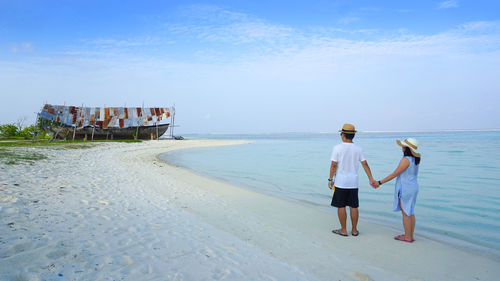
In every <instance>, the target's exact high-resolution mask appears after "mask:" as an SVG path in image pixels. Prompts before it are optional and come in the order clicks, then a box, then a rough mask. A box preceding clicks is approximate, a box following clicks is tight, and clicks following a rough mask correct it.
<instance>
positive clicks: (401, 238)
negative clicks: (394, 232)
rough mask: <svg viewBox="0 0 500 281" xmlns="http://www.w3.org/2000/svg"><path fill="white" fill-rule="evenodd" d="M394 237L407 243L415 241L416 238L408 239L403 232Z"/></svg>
mask: <svg viewBox="0 0 500 281" xmlns="http://www.w3.org/2000/svg"><path fill="white" fill-rule="evenodd" d="M394 239H395V240H398V241H402V242H406V243H413V241H415V239H412V240H406V238H405V236H404V235H403V234H401V235H398V236H396V237H394Z"/></svg>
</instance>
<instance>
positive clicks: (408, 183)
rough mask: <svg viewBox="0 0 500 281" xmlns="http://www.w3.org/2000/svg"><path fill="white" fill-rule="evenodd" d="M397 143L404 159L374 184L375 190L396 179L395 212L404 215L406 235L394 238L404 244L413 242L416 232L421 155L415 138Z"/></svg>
mask: <svg viewBox="0 0 500 281" xmlns="http://www.w3.org/2000/svg"><path fill="white" fill-rule="evenodd" d="M396 143H397V144H398V145H399V146H401V147H402V149H403V155H404V157H403V159H401V161H400V162H399V165H398V167H397V168H396V170H395V171H394V172H393V173H392V174H390V175H388V176H387V177H385V178H384V179H382V180H379V181H377V182H374V186H373V187H375V188H377V187H379V186H380V185H382V184H384V183H386V182H389V181H391V180H392V179H394V178H395V177H397V178H396V187H395V189H394V211H395V212H397V211H399V210H401V214H403V227H404V230H405V233H404V234H401V235H398V236H396V237H394V239H396V240H399V241H403V242H409V243H411V242H413V241H415V240H414V239H413V232H414V231H415V214H414V209H415V201H416V200H417V194H418V181H417V175H418V167H419V166H418V165H419V164H420V153H418V152H417V149H418V142H417V140H416V139H414V138H408V139H406V140H404V141H400V140H397V141H396Z"/></svg>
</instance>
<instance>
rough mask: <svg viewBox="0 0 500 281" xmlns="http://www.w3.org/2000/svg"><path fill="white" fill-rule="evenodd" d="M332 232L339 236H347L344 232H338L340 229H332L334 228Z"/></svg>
mask: <svg viewBox="0 0 500 281" xmlns="http://www.w3.org/2000/svg"><path fill="white" fill-rule="evenodd" d="M332 232H333V233H335V234H338V235H340V236H347V234H344V233H342V232H340V229H334V230H332Z"/></svg>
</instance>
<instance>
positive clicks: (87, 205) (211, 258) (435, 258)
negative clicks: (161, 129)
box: [0, 139, 500, 280]
mask: <svg viewBox="0 0 500 281" xmlns="http://www.w3.org/2000/svg"><path fill="white" fill-rule="evenodd" d="M243 143H247V142H245V141H233V140H231V141H227V140H206V139H205V140H183V141H172V140H160V141H148V142H143V143H132V144H99V145H97V146H95V147H93V148H89V149H85V150H82V149H77V150H64V151H60V150H55V149H50V148H48V149H39V150H40V151H42V152H43V153H45V154H47V156H48V159H46V160H40V161H38V162H35V163H34V164H33V165H29V164H26V165H17V166H15V167H12V166H7V165H1V166H0V168H1V170H0V171H1V174H0V189H3V191H0V217H1V221H2V224H0V230H1V232H2V233H3V234H1V235H0V245H1V247H0V279H7V280H10V279H25V280H47V279H48V280H52V279H57V278H59V277H58V276H64V278H65V279H66V278H70V279H71V278H72V279H92V280H103V279H109V278H112V279H121V278H124V277H125V278H127V279H131V280H132V279H135V280H139V279H141V280H144V279H146V280H165V279H167V280H174V279H184V280H206V279H207V278H208V279H211V280H237V279H238V280H241V279H245V280H249V279H250V280H273V279H276V280H331V279H332V278H336V279H338V280H413V279H418V280H443V279H445V280H493V279H495V278H496V277H497V276H498V275H499V274H500V267H499V266H498V265H499V264H500V262H499V259H498V257H497V258H492V257H487V256H485V255H481V254H479V253H470V252H468V251H466V250H462V249H458V248H454V247H452V246H450V245H446V244H443V243H440V242H436V241H432V240H431V239H427V238H425V237H422V238H420V237H419V239H418V240H417V241H416V242H415V243H413V244H406V243H402V242H399V243H398V242H397V241H394V240H393V239H392V237H393V236H394V235H393V234H394V233H392V232H391V231H388V230H387V228H386V227H383V226H380V225H376V224H373V223H369V222H366V221H360V233H361V234H360V236H359V237H352V236H349V237H340V236H338V235H334V234H332V233H331V229H332V226H334V225H338V222H337V218H336V216H334V215H332V214H328V213H326V212H321V211H318V210H314V209H313V208H308V207H306V206H302V205H300V204H297V203H293V202H289V201H287V200H282V199H280V198H276V197H272V196H269V195H264V194H260V193H256V192H253V191H249V190H245V189H242V188H240V187H235V186H233V185H230V184H228V183H224V182H218V181H216V180H213V179H210V178H205V177H202V176H199V175H197V174H195V173H193V172H190V171H188V170H185V169H183V168H179V167H176V166H172V165H170V164H167V163H165V162H163V161H162V160H160V159H159V158H158V154H160V153H163V152H167V151H171V150H176V149H187V148H194V147H203V146H218V145H236V144H243ZM193 267H195V268H197V271H196V272H194V271H193V270H192V268H193ZM59 274H61V275H59ZM137 278H138V279H137Z"/></svg>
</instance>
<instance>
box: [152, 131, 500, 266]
mask: <svg viewBox="0 0 500 281" xmlns="http://www.w3.org/2000/svg"><path fill="white" fill-rule="evenodd" d="M207 140H210V139H207ZM217 140H219V139H217ZM229 141H234V140H229ZM248 143H251V141H248ZM242 144H247V142H246V141H244V143H242ZM173 151H178V150H173ZM170 152H172V151H169V152H164V153H160V154H159V155H157V157H156V158H157V159H158V160H160V161H162V162H165V163H167V164H168V165H170V166H173V167H176V168H179V169H183V170H186V171H188V172H190V173H193V174H196V175H197V176H200V177H202V178H207V179H210V180H213V181H215V182H219V183H221V184H227V185H231V186H233V187H234V188H239V189H243V190H246V191H249V192H255V193H259V194H262V195H264V196H270V197H273V198H276V199H278V200H285V201H288V202H290V203H292V204H298V205H301V206H304V207H306V208H313V209H315V210H317V211H320V212H323V213H326V214H328V215H331V216H333V217H334V218H336V217H337V214H336V210H335V208H333V207H330V206H329V205H328V204H326V205H324V206H323V205H321V204H318V203H316V202H313V201H306V200H299V199H297V198H293V197H286V196H284V197H278V196H277V194H276V192H273V191H267V190H264V189H259V188H258V187H256V186H253V185H249V184H244V183H241V182H238V181H236V180H231V179H226V178H222V177H218V176H215V175H211V174H210V173H206V172H201V171H200V172H197V171H195V170H193V169H192V168H190V167H188V166H183V165H177V164H172V163H169V162H168V159H166V158H167V155H168V153H170ZM162 155H165V157H160V156H162ZM388 212H389V211H388ZM359 221H360V222H366V223H369V224H375V225H378V226H380V227H385V228H386V229H387V230H390V231H394V233H397V232H398V231H401V229H402V226H401V225H399V224H397V225H395V224H394V222H392V221H390V220H384V219H381V218H380V217H379V216H377V215H372V214H370V213H369V212H363V214H361V215H360V218H359ZM398 222H399V221H398ZM337 224H338V222H337ZM348 225H350V222H348ZM421 227H422V226H420V230H419V231H418V233H416V234H415V235H416V236H417V238H418V237H420V238H425V239H428V240H432V241H435V242H437V243H442V244H445V245H448V246H450V247H453V248H457V249H460V248H465V249H467V250H468V251H472V252H474V253H476V254H479V255H484V256H487V257H490V258H493V259H500V249H496V248H491V247H488V246H487V245H481V244H476V243H474V242H472V241H467V240H464V239H461V238H458V237H453V236H450V235H449V234H446V233H440V232H437V231H434V229H433V228H428V229H421Z"/></svg>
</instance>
